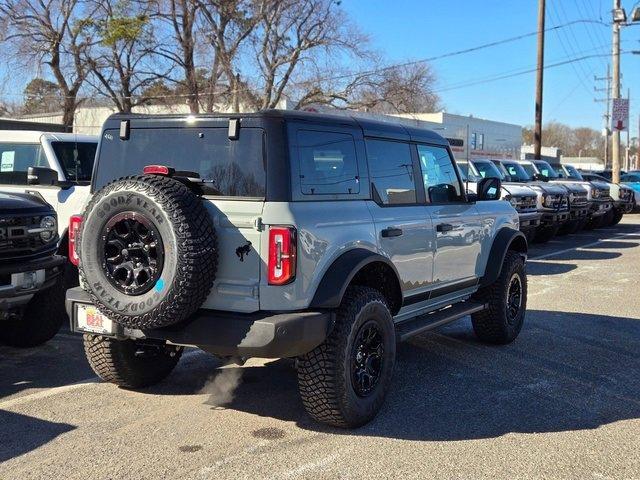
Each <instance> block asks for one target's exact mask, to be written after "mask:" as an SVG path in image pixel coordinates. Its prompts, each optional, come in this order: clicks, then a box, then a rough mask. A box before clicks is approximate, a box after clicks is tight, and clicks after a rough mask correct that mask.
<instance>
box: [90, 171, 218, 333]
mask: <svg viewBox="0 0 640 480" xmlns="http://www.w3.org/2000/svg"><path fill="white" fill-rule="evenodd" d="M78 249H79V252H80V259H81V261H80V266H79V271H80V278H81V284H82V285H83V287H84V288H85V289H86V290H87V291H88V293H89V294H90V296H91V299H92V301H93V303H94V304H95V305H96V306H97V307H98V309H99V310H100V311H101V312H102V313H103V314H105V315H106V316H108V317H109V318H110V319H112V320H114V321H116V322H117V323H119V324H121V325H124V326H125V327H130V328H139V329H152V328H159V327H163V326H166V325H171V324H174V323H178V322H180V321H182V320H184V319H186V318H187V317H189V316H190V315H191V314H192V313H193V312H195V311H196V310H197V309H198V308H199V307H200V306H201V305H202V303H203V302H204V301H205V299H206V298H207V296H208V295H209V292H210V290H211V286H212V285H213V281H214V276H215V270H216V263H217V245H216V236H215V232H214V228H213V221H212V219H211V215H210V214H209V212H208V211H207V209H206V207H205V205H204V204H203V202H202V200H201V198H200V197H198V196H197V195H196V194H195V193H193V192H192V191H191V190H190V189H189V188H187V187H186V186H185V185H184V184H182V183H181V182H179V181H177V180H174V179H171V178H167V177H160V176H153V175H143V176H134V177H125V178H122V179H120V180H116V181H115V182H112V183H110V184H108V185H107V186H105V187H104V188H103V189H102V190H100V191H99V192H97V193H96V194H95V195H94V196H93V198H92V199H91V201H90V202H89V204H88V205H87V208H86V209H85V213H84V221H83V225H82V229H81V231H80V235H79V238H78Z"/></svg>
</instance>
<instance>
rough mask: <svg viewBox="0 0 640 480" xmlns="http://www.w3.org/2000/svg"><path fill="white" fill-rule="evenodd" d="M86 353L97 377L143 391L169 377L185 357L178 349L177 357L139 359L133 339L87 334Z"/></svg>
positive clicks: (162, 356)
mask: <svg viewBox="0 0 640 480" xmlns="http://www.w3.org/2000/svg"><path fill="white" fill-rule="evenodd" d="M83 339H84V351H85V354H86V357H87V360H88V362H89V365H90V366H91V368H92V369H93V371H94V372H95V374H96V375H98V377H100V378H101V379H102V380H104V381H105V382H109V383H113V384H116V385H118V386H120V387H123V388H131V389H133V388H144V387H148V386H151V385H154V384H156V383H158V382H160V381H161V380H163V379H164V378H166V377H167V376H168V375H169V374H170V373H171V371H172V370H173V369H174V368H175V366H176V365H177V364H178V361H179V360H180V357H181V356H182V349H181V348H176V349H175V350H174V352H175V355H174V356H169V355H168V354H167V355H159V356H155V357H151V358H146V359H145V358H136V357H135V355H134V354H135V351H136V346H135V342H134V341H133V340H117V339H113V338H110V337H103V336H100V335H90V334H85V335H84V337H83Z"/></svg>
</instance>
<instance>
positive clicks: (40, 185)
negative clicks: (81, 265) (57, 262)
mask: <svg viewBox="0 0 640 480" xmlns="http://www.w3.org/2000/svg"><path fill="white" fill-rule="evenodd" d="M97 145H98V137H96V136H90V135H77V134H73V133H48V132H39V131H21V130H0V191H3V192H11V193H24V192H29V193H37V194H39V195H40V196H42V197H43V198H44V200H45V201H46V202H47V203H49V204H50V205H51V206H52V207H53V208H54V210H55V211H56V213H57V215H58V234H59V240H58V250H57V253H59V254H61V255H65V256H66V255H67V252H68V235H67V228H68V225H69V217H71V216H72V215H73V214H75V213H78V212H80V211H82V209H83V208H84V205H85V203H86V201H87V198H88V197H89V185H90V182H91V173H92V171H93V161H94V158H95V154H96V148H97ZM66 272H67V273H66V274H65V275H64V276H63V277H62V278H64V279H65V283H67V282H70V283H69V284H67V285H65V286H66V287H68V286H73V285H74V284H76V285H77V271H76V268H75V267H74V266H73V265H71V264H70V263H68V264H67V268H66ZM60 301H61V302H63V301H64V299H63V298H61V299H60Z"/></svg>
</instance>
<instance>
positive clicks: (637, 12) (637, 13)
mask: <svg viewBox="0 0 640 480" xmlns="http://www.w3.org/2000/svg"><path fill="white" fill-rule="evenodd" d="M631 21H632V22H640V7H634V9H633V11H632V12H631Z"/></svg>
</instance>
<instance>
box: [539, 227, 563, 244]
mask: <svg viewBox="0 0 640 480" xmlns="http://www.w3.org/2000/svg"><path fill="white" fill-rule="evenodd" d="M559 228H560V227H557V226H555V227H539V228H538V229H537V230H536V236H535V238H534V240H533V241H534V242H535V243H547V242H548V241H549V240H551V239H552V238H553V237H555V236H556V234H557V233H558V229H559Z"/></svg>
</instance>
